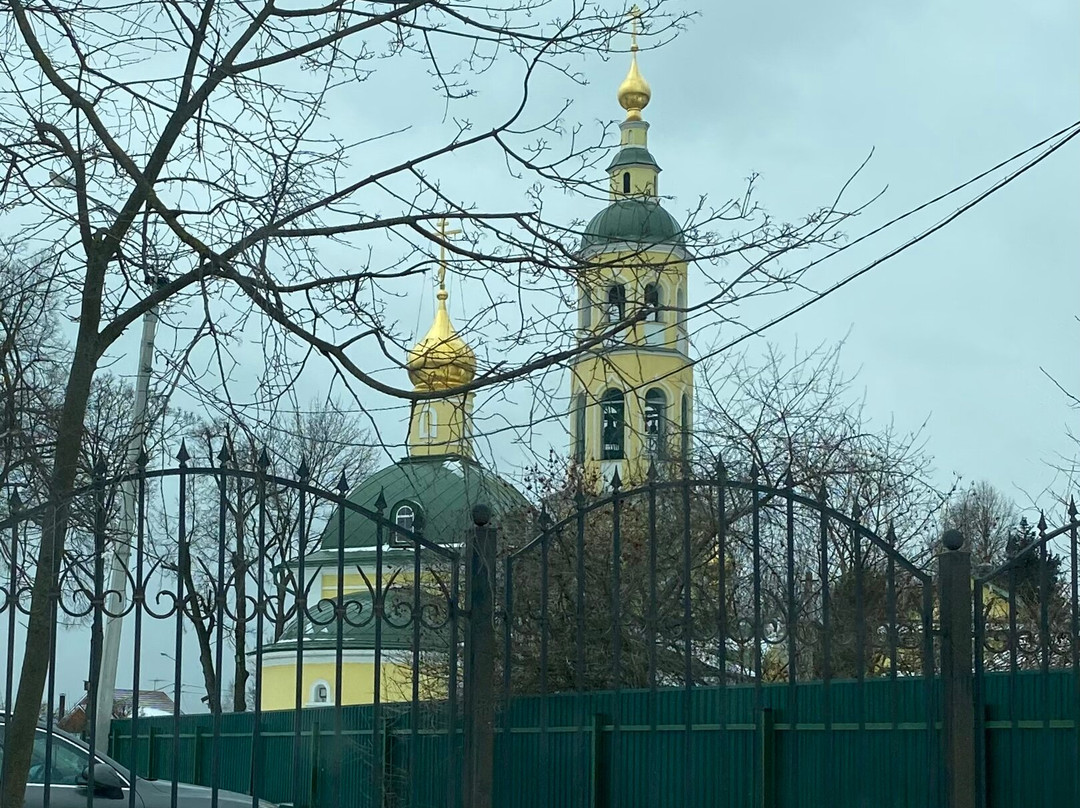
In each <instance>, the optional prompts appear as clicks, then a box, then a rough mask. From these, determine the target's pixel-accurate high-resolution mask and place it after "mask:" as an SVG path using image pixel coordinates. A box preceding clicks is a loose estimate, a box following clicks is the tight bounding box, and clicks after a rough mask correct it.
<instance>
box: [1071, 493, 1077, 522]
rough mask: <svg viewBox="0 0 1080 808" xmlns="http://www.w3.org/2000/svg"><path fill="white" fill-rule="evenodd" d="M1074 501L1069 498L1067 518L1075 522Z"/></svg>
mask: <svg viewBox="0 0 1080 808" xmlns="http://www.w3.org/2000/svg"><path fill="white" fill-rule="evenodd" d="M1076 514H1077V510H1076V500H1075V499H1074V498H1073V497H1069V517H1070V519H1071V520H1072V521H1074V522H1075V521H1076Z"/></svg>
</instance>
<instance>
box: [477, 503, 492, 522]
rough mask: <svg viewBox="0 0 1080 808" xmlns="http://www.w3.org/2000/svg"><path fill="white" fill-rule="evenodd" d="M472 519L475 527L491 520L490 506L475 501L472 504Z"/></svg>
mask: <svg viewBox="0 0 1080 808" xmlns="http://www.w3.org/2000/svg"><path fill="white" fill-rule="evenodd" d="M472 520H473V524H474V525H476V526H477V527H483V526H484V525H486V524H487V523H488V522H490V521H491V508H489V507H488V506H487V505H485V504H484V503H482V502H477V503H476V504H475V505H473V509H472Z"/></svg>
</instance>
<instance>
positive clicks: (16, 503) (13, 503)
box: [8, 488, 22, 511]
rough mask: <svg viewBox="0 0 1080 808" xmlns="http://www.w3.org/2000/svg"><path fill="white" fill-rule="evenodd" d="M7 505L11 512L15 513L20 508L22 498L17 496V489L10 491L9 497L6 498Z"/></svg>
mask: <svg viewBox="0 0 1080 808" xmlns="http://www.w3.org/2000/svg"><path fill="white" fill-rule="evenodd" d="M8 505H10V507H11V510H13V511H17V510H19V508H21V507H22V497H20V496H19V489H18V488H13V489H12V490H11V496H10V497H9V498H8Z"/></svg>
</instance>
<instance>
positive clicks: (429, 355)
mask: <svg viewBox="0 0 1080 808" xmlns="http://www.w3.org/2000/svg"><path fill="white" fill-rule="evenodd" d="M437 297H438V299H439V303H438V306H437V307H436V309H435V322H433V323H432V324H431V328H429V329H428V332H427V334H426V335H425V336H424V338H423V339H422V340H420V341H419V342H418V343H416V346H415V347H413V349H412V350H411V351H409V356H408V361H407V362H406V363H405V367H406V368H407V369H408V371H409V379H410V380H411V381H412V383H413V385H415V386H416V387H417V388H418V389H423V390H449V389H451V388H453V387H461V386H462V385H465V384H468V383H469V382H471V381H472V380H473V379H475V378H476V354H474V353H473V351H472V348H470V347H469V346H468V345H467V344H466V343H465V340H463V339H462V338H461V337H460V336H459V335H458V332H457V331H456V330H455V329H454V326H453V324H452V323H451V322H450V315H449V313H447V311H446V297H447V295H446V288H445V287H440V288H439V293H438V295H437Z"/></svg>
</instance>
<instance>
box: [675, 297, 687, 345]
mask: <svg viewBox="0 0 1080 808" xmlns="http://www.w3.org/2000/svg"><path fill="white" fill-rule="evenodd" d="M675 307H676V309H677V311H676V313H675V321H676V322H677V323H678V324H679V350H681V351H682V352H683V353H686V349H687V340H686V289H684V288H683V287H682V286H680V287H679V291H678V292H677V293H676V294H675Z"/></svg>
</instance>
